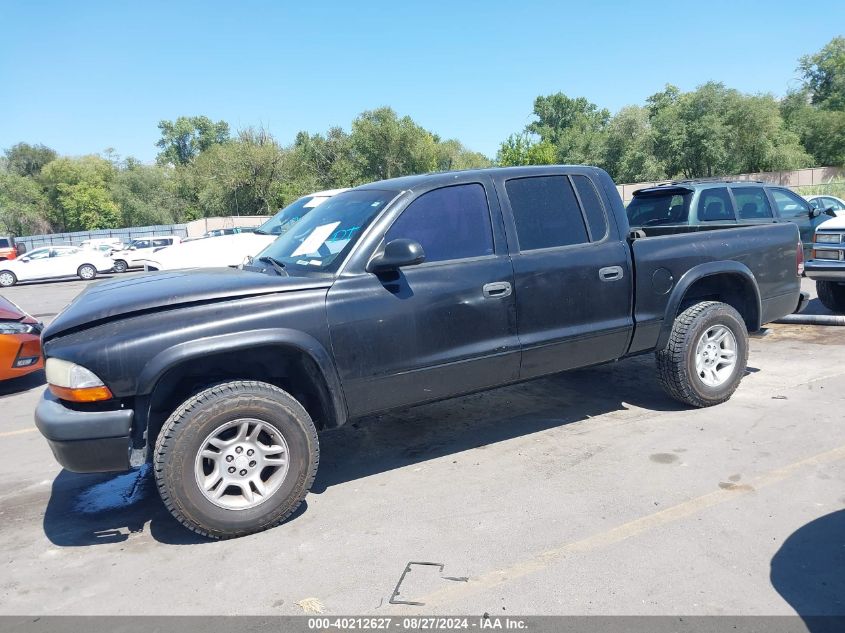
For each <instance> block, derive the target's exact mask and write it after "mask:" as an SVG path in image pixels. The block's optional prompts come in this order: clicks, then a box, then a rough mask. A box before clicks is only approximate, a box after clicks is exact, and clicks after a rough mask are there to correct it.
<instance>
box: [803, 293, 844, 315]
mask: <svg viewBox="0 0 845 633" xmlns="http://www.w3.org/2000/svg"><path fill="white" fill-rule="evenodd" d="M801 314H804V315H813V314H836V313H835V312H831V311H830V310H828V309H827V308H825V307H824V305H823V304H822V302H821V301H819V298H818V297H814V298H813V299H810V301H809V303H807V307H806V308H804V311H803V312H802V313H801Z"/></svg>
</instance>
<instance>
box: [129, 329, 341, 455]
mask: <svg viewBox="0 0 845 633" xmlns="http://www.w3.org/2000/svg"><path fill="white" fill-rule="evenodd" d="M312 351H313V350H307V349H303V348H302V347H300V346H297V345H293V344H285V343H280V342H274V343H265V344H260V345H246V346H242V347H232V348H223V349H218V350H213V349H212V350H209V351H206V352H204V353H201V354H190V355H185V356H183V357H182V358H179V359H178V360H176V361H175V362H173V363H171V364H168V365H167V366H166V367H165V368H163V370H162V371H160V372H158V373H157V375H156V376H155V378H154V379H153V381H152V383H151V385H150V388H149V392H148V395H146V396H145V397H144V398H143V399H142V401H143V402H144V405H143V406H144V409H145V413H146V424H145V425H144V426H145V429H144V430H145V431H146V443H147V445H148V446H152V445H153V444H154V443H155V439H156V437H157V436H158V433H159V431H160V430H161V427H162V425H163V424H164V422H165V420H166V419H167V418H168V417H169V416H170V414H171V413H172V412H173V411H174V410H175V409H176V407H178V406H179V405H180V404H182V403H183V402H184V401H185V400H187V399H188V398H190V397H191V396H193V395H195V394H197V393H199V392H200V391H202V390H203V389H206V388H208V387H209V386H212V385H214V384H220V383H223V382H229V381H231V380H257V381H260V382H266V383H269V384H272V385H275V386H277V387H279V388H280V389H284V390H285V391H286V392H288V393H289V394H290V395H291V396H293V397H294V398H296V400H298V401H299V402H300V404H302V406H303V407H304V408H305V410H306V411H308V414H309V415H310V416H311V419H312V420H313V421H314V425H315V426H316V427H317V429H318V430H325V429H331V428H335V427H337V426H340V425H342V424H343V423H344V422H345V421H346V413H347V412H346V407H345V403H343V400H342V395H340V394H338V393H337V391H338V390H339V383H338V382H336V381H337V378H336V376H335V375H331V376H327V375H326V372H325V371H324V370H323V368H322V367H321V364H320V362H319V360H318V359H316V358H315V357H314V356H313V355H312V353H311V352H312ZM143 378H144V376H143V374H142V381H141V382H143ZM339 396H340V397H339ZM341 405H342V406H341ZM139 430H140V429H139Z"/></svg>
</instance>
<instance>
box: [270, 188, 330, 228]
mask: <svg viewBox="0 0 845 633" xmlns="http://www.w3.org/2000/svg"><path fill="white" fill-rule="evenodd" d="M326 200H328V198H327V197H325V196H305V197H303V198H300V199H299V200H297V201H296V202H292V203H291V204H289V205H288V206H286V207H285V208H284V209H282V210H281V211H279V212H278V213H277V214H276V215H274V216H273V217H272V218H270V219H269V220H267V221H266V222H265V223H264V224H262V225H261V226H259V227H258V228H257V229H255V232H256V233H260V234H262V235H281V234H282V233H285V232H286V231H287V230H288V229H289V228H290V227H292V226H293V225H294V224H296V223H297V222H298V221H299V220H300V219H302V218H303V217H304V216H305V215H307V214H308V212H309V211H311V209H313V208H314V207H316V206H317V205H319V204H322V203H323V202H325V201H326Z"/></svg>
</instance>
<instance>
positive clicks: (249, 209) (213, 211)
mask: <svg viewBox="0 0 845 633" xmlns="http://www.w3.org/2000/svg"><path fill="white" fill-rule="evenodd" d="M287 163H288V155H287V152H285V151H284V150H283V149H282V148H281V147H280V146H279V144H278V143H277V142H276V140H275V139H274V138H273V137H272V135H271V134H269V133H268V132H266V131H265V130H262V129H260V128H258V129H256V128H248V129H246V130H242V131H241V132H240V133H239V134H238V138H237V139H234V140H231V141H229V142H227V143H225V144H218V145H215V146H213V147H211V148H209V149H208V150H206V151H204V152H202V153H201V154H200V155H199V156H197V158H196V160H194V161H193V162H192V163H191V164H190V165H188V166H186V167H184V168H181V169H180V170H179V171H178V172H177V178H178V180H179V182H178V183H177V190H178V191H180V192H181V194H182V196H183V197H184V198H186V201H187V207H188V209H190V210H193V212H192V213H191V214H190V215H193V214H194V213H196V214H198V215H199V216H211V215H261V214H268V213H273V212H274V211H276V210H277V209H278V208H279V207H280V206H282V203H283V202H284V201H285V196H284V189H283V183H284V180H285V175H286V170H287Z"/></svg>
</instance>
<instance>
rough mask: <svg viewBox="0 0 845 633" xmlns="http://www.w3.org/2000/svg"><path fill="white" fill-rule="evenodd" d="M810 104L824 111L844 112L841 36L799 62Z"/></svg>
mask: <svg viewBox="0 0 845 633" xmlns="http://www.w3.org/2000/svg"><path fill="white" fill-rule="evenodd" d="M798 70H799V71H800V72H801V74H802V76H803V78H804V89H805V90H807V92H808V93H809V95H810V102H811V103H812V104H813V105H815V106H818V107H820V108H822V109H825V110H840V111H842V110H845V37H841V36H840V37H835V38H833V39H832V40H830V42H828V43H827V44H826V45H825V46H824V48H822V49H821V50H820V51H819V52H818V53H816V54H815V55H805V56H804V57H802V58H801V59H800V60H799V63H798Z"/></svg>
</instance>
